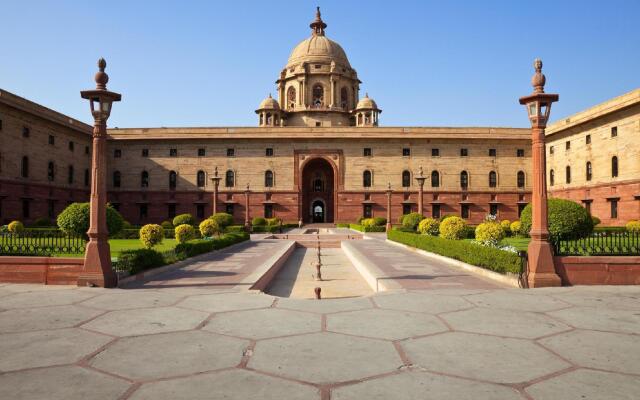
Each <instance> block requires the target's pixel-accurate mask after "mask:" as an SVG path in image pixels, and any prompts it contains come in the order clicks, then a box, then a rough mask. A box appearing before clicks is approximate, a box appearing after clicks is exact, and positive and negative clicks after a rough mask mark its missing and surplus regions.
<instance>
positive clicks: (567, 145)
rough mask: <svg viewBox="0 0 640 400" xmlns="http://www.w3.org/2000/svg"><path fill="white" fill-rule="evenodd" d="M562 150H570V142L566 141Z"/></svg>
mask: <svg viewBox="0 0 640 400" xmlns="http://www.w3.org/2000/svg"><path fill="white" fill-rule="evenodd" d="M564 148H565V150H569V149H570V148H571V142H570V141H568V140H567V141H566V142H565V143H564Z"/></svg>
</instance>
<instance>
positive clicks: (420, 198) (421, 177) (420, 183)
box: [416, 166, 427, 215]
mask: <svg viewBox="0 0 640 400" xmlns="http://www.w3.org/2000/svg"><path fill="white" fill-rule="evenodd" d="M419 171H420V172H419V173H418V176H417V177H416V180H417V181H418V188H419V190H420V191H419V192H418V213H419V214H420V215H424V214H423V213H422V211H423V210H422V208H423V207H424V206H423V204H424V203H423V199H424V181H425V180H426V179H427V177H426V176H424V173H423V172H422V166H420V169H419Z"/></svg>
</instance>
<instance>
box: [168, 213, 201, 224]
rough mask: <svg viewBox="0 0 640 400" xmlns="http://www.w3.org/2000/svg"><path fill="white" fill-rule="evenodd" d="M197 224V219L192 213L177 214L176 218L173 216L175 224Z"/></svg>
mask: <svg viewBox="0 0 640 400" xmlns="http://www.w3.org/2000/svg"><path fill="white" fill-rule="evenodd" d="M184 224H187V225H195V224H196V220H195V218H193V215H191V214H180V215H176V216H175V218H173V226H179V225H184Z"/></svg>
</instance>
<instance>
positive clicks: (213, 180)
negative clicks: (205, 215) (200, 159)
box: [211, 166, 222, 214]
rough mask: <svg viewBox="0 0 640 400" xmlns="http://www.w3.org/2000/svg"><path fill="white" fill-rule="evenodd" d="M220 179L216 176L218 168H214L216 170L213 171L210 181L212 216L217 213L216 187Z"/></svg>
mask: <svg viewBox="0 0 640 400" xmlns="http://www.w3.org/2000/svg"><path fill="white" fill-rule="evenodd" d="M220 179H222V178H220V177H219V176H218V167H217V166H216V169H215V170H214V171H213V178H211V181H212V182H213V199H212V200H213V201H212V204H211V207H212V209H213V212H212V214H215V213H217V212H218V186H219V185H220Z"/></svg>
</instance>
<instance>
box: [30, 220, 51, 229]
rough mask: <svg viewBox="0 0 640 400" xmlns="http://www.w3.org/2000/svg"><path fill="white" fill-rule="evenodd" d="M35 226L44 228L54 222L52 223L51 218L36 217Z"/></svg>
mask: <svg viewBox="0 0 640 400" xmlns="http://www.w3.org/2000/svg"><path fill="white" fill-rule="evenodd" d="M33 226H35V227H38V228H43V227H48V226H53V224H52V223H51V220H50V219H49V218H44V217H42V218H36V220H35V221H33Z"/></svg>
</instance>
